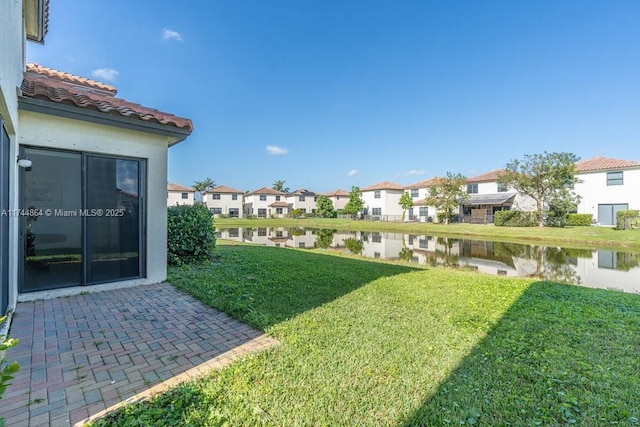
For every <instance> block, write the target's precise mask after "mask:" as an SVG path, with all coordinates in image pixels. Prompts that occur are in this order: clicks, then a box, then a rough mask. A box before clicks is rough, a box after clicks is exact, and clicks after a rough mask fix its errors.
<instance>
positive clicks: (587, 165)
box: [576, 157, 640, 172]
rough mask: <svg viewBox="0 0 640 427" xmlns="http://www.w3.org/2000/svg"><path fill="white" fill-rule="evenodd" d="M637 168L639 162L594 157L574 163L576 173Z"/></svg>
mask: <svg viewBox="0 0 640 427" xmlns="http://www.w3.org/2000/svg"><path fill="white" fill-rule="evenodd" d="M639 166H640V162H635V161H633V160H620V159H611V158H609V157H594V158H593V159H586V160H581V161H579V162H578V163H576V169H577V171H578V172H587V171H597V170H605V169H622V168H633V167H639Z"/></svg>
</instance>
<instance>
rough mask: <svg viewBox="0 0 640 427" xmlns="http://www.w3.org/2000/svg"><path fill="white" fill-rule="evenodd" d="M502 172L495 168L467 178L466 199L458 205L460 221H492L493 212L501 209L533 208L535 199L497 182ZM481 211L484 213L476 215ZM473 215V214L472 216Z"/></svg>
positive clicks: (524, 209) (523, 209) (527, 209)
mask: <svg viewBox="0 0 640 427" xmlns="http://www.w3.org/2000/svg"><path fill="white" fill-rule="evenodd" d="M501 172H502V170H501V169H496V170H493V171H490V172H487V173H483V174H481V175H477V176H474V177H471V178H469V179H467V185H466V192H467V197H468V198H467V200H466V201H464V202H463V203H462V204H461V206H460V219H461V221H462V222H470V221H474V220H475V221H479V222H485V223H492V222H493V214H494V213H495V212H497V211H503V210H510V209H515V210H520V211H533V210H535V201H534V200H533V199H531V198H530V197H528V196H525V195H522V194H520V193H518V192H517V191H515V190H513V189H512V188H509V187H508V186H507V185H505V184H500V183H498V176H499V175H500V173H501ZM477 212H483V213H484V215H480V216H479V215H477ZM472 215H473V216H472Z"/></svg>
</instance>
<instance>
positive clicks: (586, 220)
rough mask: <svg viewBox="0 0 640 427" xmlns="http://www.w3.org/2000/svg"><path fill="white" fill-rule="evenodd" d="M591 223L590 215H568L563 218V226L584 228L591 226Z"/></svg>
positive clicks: (591, 217)
mask: <svg viewBox="0 0 640 427" xmlns="http://www.w3.org/2000/svg"><path fill="white" fill-rule="evenodd" d="M592 221H593V215H592V214H568V215H567V216H566V217H565V218H564V225H572V226H586V225H591V223H592Z"/></svg>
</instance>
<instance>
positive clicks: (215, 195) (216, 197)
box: [211, 193, 220, 200]
mask: <svg viewBox="0 0 640 427" xmlns="http://www.w3.org/2000/svg"><path fill="white" fill-rule="evenodd" d="M211 200H220V193H213V194H212V195H211Z"/></svg>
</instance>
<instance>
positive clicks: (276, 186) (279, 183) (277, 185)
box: [271, 179, 289, 193]
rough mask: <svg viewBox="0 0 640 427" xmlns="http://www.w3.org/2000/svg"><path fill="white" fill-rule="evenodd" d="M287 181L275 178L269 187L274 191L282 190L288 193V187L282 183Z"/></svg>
mask: <svg viewBox="0 0 640 427" xmlns="http://www.w3.org/2000/svg"><path fill="white" fill-rule="evenodd" d="M285 182H287V181H282V180H280V179H279V180H277V181H274V182H273V184H272V185H271V188H273V189H274V190H276V191H282V192H283V193H288V192H289V187H285V186H284V183H285Z"/></svg>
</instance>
